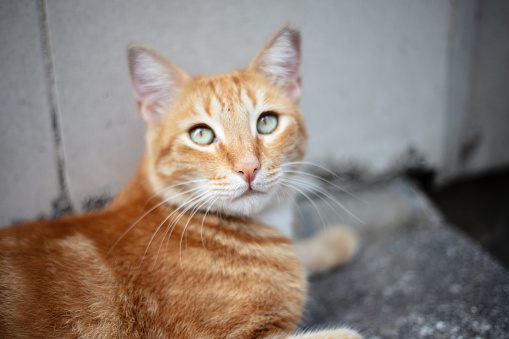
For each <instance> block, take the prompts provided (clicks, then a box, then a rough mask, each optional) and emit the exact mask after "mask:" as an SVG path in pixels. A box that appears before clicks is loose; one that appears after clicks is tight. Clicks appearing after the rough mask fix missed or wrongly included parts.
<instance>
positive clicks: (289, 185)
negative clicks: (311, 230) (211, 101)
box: [281, 179, 326, 228]
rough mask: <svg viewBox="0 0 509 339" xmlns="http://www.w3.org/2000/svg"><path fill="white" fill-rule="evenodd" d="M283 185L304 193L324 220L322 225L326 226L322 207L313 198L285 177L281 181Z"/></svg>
mask: <svg viewBox="0 0 509 339" xmlns="http://www.w3.org/2000/svg"><path fill="white" fill-rule="evenodd" d="M281 185H283V186H285V187H288V188H290V189H292V190H294V191H296V192H297V193H299V194H301V195H303V196H304V197H305V198H306V199H307V200H308V201H309V202H310V203H311V205H312V206H313V207H314V209H315V210H316V213H317V214H318V216H319V217H320V220H321V221H322V227H324V228H325V225H326V223H325V219H324V217H323V215H322V213H321V212H320V209H319V208H318V206H316V204H315V202H314V201H313V199H311V198H310V197H309V196H308V195H307V194H306V193H305V192H304V191H302V190H300V189H298V188H296V187H294V183H293V182H291V181H287V180H286V179H283V180H282V182H281Z"/></svg>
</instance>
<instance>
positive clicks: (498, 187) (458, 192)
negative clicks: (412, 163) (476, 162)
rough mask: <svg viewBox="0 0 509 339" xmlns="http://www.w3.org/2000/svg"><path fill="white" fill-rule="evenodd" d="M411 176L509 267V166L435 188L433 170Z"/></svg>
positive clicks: (455, 221)
mask: <svg viewBox="0 0 509 339" xmlns="http://www.w3.org/2000/svg"><path fill="white" fill-rule="evenodd" d="M408 175H409V176H410V177H411V178H412V179H413V180H415V181H417V183H418V184H419V185H420V187H421V188H422V189H423V191H424V192H425V193H426V194H427V195H428V197H429V198H430V199H431V200H432V201H433V203H434V204H435V205H436V206H437V207H438V209H439V210H440V211H441V212H442V214H443V215H444V217H445V219H446V220H447V221H448V222H450V223H451V224H453V225H454V226H456V227H458V228H459V229H460V230H462V231H464V232H465V233H467V234H468V235H470V236H471V237H472V238H474V239H475V240H476V241H478V242H479V243H480V244H481V245H482V246H483V247H484V248H485V249H486V250H488V251H489V252H490V253H491V254H492V255H494V256H495V257H496V258H498V259H499V260H500V261H501V262H502V264H503V265H504V266H506V267H507V268H509V168H506V169H504V170H502V171H497V172H496V173H489V174H484V175H481V176H477V177H472V178H465V179H460V180H457V181H455V182H452V183H449V184H447V185H445V186H443V187H435V186H434V185H433V182H434V173H433V172H432V171H426V170H411V171H409V172H408Z"/></svg>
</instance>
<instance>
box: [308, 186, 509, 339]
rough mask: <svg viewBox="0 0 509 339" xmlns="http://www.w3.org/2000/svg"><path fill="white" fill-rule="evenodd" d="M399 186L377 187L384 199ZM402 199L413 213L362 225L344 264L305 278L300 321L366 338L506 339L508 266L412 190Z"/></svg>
mask: <svg viewBox="0 0 509 339" xmlns="http://www.w3.org/2000/svg"><path fill="white" fill-rule="evenodd" d="M401 185H405V182H404V181H399V183H398V184H397V185H393V184H391V183H389V184H387V185H384V186H385V187H387V188H388V190H389V192H385V193H384V194H385V197H388V196H389V195H391V193H390V190H391V189H394V188H395V187H398V186H401ZM408 189H412V187H411V186H408ZM375 191H376V189H375ZM380 194H382V192H380ZM406 197H407V198H408V197H409V199H408V200H407V204H408V208H409V209H413V210H414V211H415V212H416V213H413V215H415V216H419V217H417V218H409V219H407V220H403V219H400V221H402V223H400V224H398V225H392V227H391V228H384V230H383V231H382V232H372V231H370V230H369V228H370V227H369V225H365V228H364V229H362V230H361V237H362V247H361V249H360V250H359V252H358V254H357V256H356V257H355V258H354V259H353V260H352V261H351V262H350V263H349V264H347V265H346V266H345V267H343V268H340V269H337V270H334V271H332V272H329V273H326V274H322V275H320V276H313V277H310V281H311V283H310V301H309V304H308V307H307V312H306V318H305V320H304V321H303V323H302V327H304V328H308V327H317V326H319V327H320V326H338V325H348V326H352V327H354V328H357V329H359V330H360V331H361V332H362V333H363V334H364V335H365V337H366V338H373V339H375V338H444V339H445V338H507V337H508V336H509V272H507V270H506V269H505V268H503V267H502V266H501V265H500V264H499V263H498V262H497V261H495V260H494V259H493V258H492V257H491V256H489V255H488V254H486V253H485V252H484V251H483V250H482V249H481V248H480V247H479V246H478V245H477V244H476V243H474V242H472V241H471V240H469V239H468V238H466V237H465V235H463V234H461V233H459V232H457V231H455V230H454V229H453V228H452V227H450V226H448V225H445V224H443V223H441V222H439V220H440V217H439V216H438V215H437V214H436V212H435V211H434V210H433V208H432V206H429V205H428V206H426V204H425V203H424V204H423V200H425V199H423V198H422V197H420V193H419V192H417V191H414V194H413V195H407V196H406ZM399 199H401V196H400V198H399ZM388 200H390V199H379V200H377V202H373V201H374V200H372V202H371V204H368V205H367V207H366V208H368V209H373V210H377V209H378V210H380V209H382V210H383V209H385V208H384V207H386V206H390V205H391V202H390V201H388ZM424 202H425V201H424ZM377 204H378V206H374V205H377ZM392 206H395V205H394V204H392ZM412 206H414V207H415V208H414V207H412ZM416 206H421V207H416ZM419 210H420V211H419ZM377 227H380V226H377Z"/></svg>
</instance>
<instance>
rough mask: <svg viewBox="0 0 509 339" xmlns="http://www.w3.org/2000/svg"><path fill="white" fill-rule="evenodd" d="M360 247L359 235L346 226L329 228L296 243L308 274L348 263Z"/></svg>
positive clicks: (298, 253)
mask: <svg viewBox="0 0 509 339" xmlns="http://www.w3.org/2000/svg"><path fill="white" fill-rule="evenodd" d="M358 247H359V238H358V236H357V234H356V233H355V232H354V231H353V230H352V229H350V228H348V227H344V226H334V227H332V226H331V227H327V228H326V229H323V230H321V231H319V232H317V233H316V234H314V235H312V236H311V237H309V238H307V239H302V240H298V241H297V242H296V243H295V249H296V250H297V255H298V256H299V258H300V260H301V261H302V263H303V264H304V266H305V267H306V269H307V271H308V274H315V273H320V272H324V271H327V270H330V269H332V268H334V267H338V266H341V265H343V264H345V263H347V262H348V261H349V260H350V259H351V258H352V257H353V255H354V254H355V253H356V252H357V249H358Z"/></svg>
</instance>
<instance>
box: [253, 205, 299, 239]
mask: <svg viewBox="0 0 509 339" xmlns="http://www.w3.org/2000/svg"><path fill="white" fill-rule="evenodd" d="M254 219H255V220H256V221H258V222H260V223H263V224H266V225H270V226H273V227H275V228H277V229H278V230H280V231H281V232H283V234H284V235H286V236H287V237H289V238H290V239H291V238H292V236H293V209H292V202H291V201H287V202H284V203H281V204H273V205H272V206H271V207H268V208H266V209H264V210H263V211H261V212H260V213H258V214H257V215H256V216H255V217H254Z"/></svg>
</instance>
